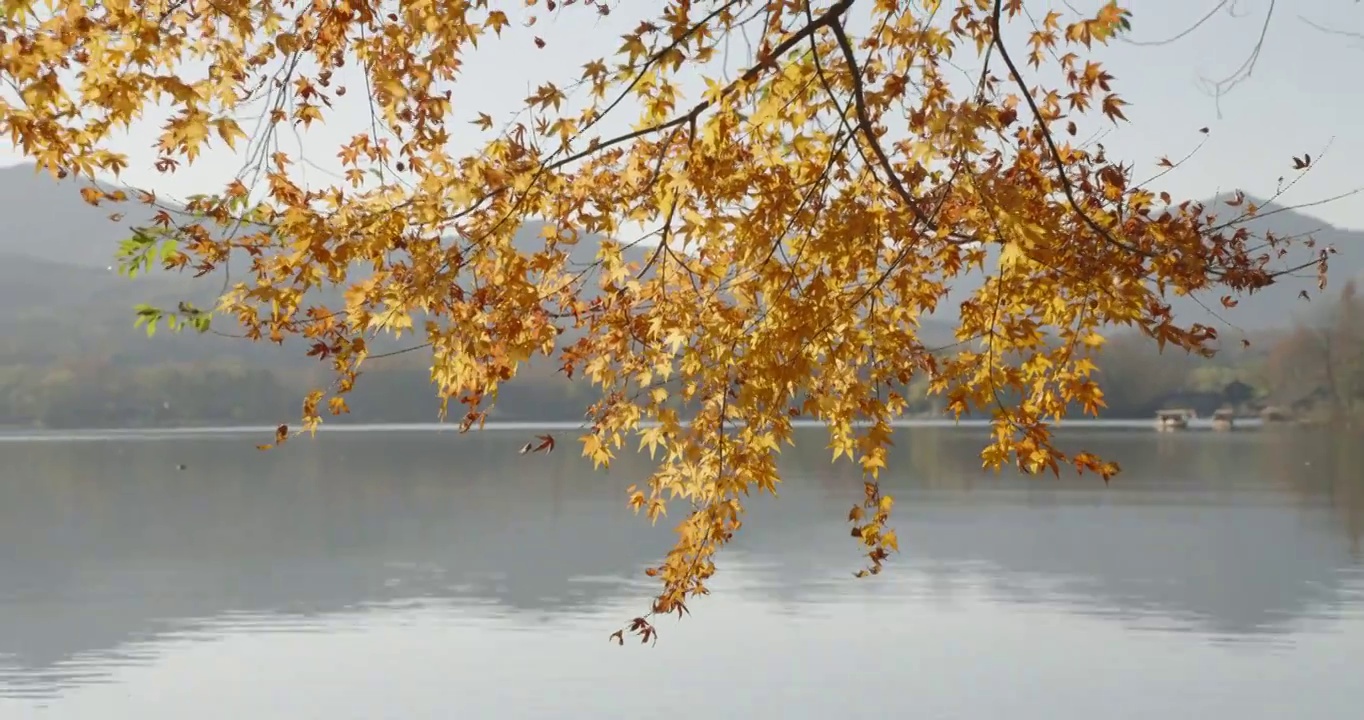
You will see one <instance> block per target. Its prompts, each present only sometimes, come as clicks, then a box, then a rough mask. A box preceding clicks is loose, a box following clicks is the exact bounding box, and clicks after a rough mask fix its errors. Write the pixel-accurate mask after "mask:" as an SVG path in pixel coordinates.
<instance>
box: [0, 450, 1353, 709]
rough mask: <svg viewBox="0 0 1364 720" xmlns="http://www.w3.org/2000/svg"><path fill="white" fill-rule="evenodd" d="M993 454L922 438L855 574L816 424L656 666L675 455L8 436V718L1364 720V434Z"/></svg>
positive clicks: (895, 471)
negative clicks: (603, 469)
mask: <svg viewBox="0 0 1364 720" xmlns="http://www.w3.org/2000/svg"><path fill="white" fill-rule="evenodd" d="M983 433H984V431H983V430H981V429H979V428H967V429H950V428H937V427H916V428H910V429H903V430H900V431H899V432H898V433H897V436H896V437H897V443H898V444H897V448H896V450H895V452H894V453H893V455H892V472H891V474H890V476H889V477H888V478H886V479H885V481H884V485H885V486H886V487H887V488H888V489H889V490H890V491H891V492H894V493H895V495H896V498H897V501H898V503H897V506H896V510H897V515H896V517H895V519H894V525H895V527H896V529H897V531H898V533H899V534H900V538H901V540H900V542H901V548H902V552H901V553H900V554H899V555H897V556H895V557H894V558H893V560H892V562H891V563H890V565H889V567H888V570H887V572H886V573H884V574H882V575H881V576H878V577H875V578H869V579H864V580H855V579H853V578H852V576H851V574H852V571H854V570H856V569H857V568H858V567H859V564H858V561H859V557H858V553H857V548H856V546H855V544H854V542H853V540H852V538H850V537H848V525H847V524H846V523H845V522H844V521H845V519H846V516H847V511H848V508H849V507H850V506H851V505H852V504H853V503H854V502H856V501H857V500H858V499H859V497H860V480H859V477H858V476H857V474H856V473H855V472H853V471H852V470H851V469H850V468H849V467H847V466H846V465H845V464H841V465H836V466H831V465H830V464H829V461H828V458H829V454H828V453H827V451H825V450H824V449H823V444H824V443H823V437H822V436H821V434H820V433H819V431H802V433H801V434H800V435H799V436H798V441H799V442H801V443H802V445H801V446H800V447H799V448H798V449H795V450H791V451H789V452H788V453H787V455H786V456H785V457H784V460H783V464H784V467H785V477H786V483H785V484H784V485H783V486H782V490H781V497H780V499H778V500H775V501H773V500H770V499H764V500H762V501H756V502H755V503H754V508H753V511H752V513H751V517H750V519H749V524H748V525H746V526H745V528H744V530H743V533H742V535H741V537H740V538H739V539H737V540H736V542H735V544H734V546H732V547H731V548H730V549H728V550H727V551H725V552H724V553H723V554H722V555H721V557H720V559H719V562H720V571H719V573H718V574H717V576H716V578H715V582H714V583H713V590H714V594H713V595H712V596H710V597H709V598H705V599H701V600H698V601H696V602H694V603H693V607H692V610H693V615H692V616H691V617H689V618H687V619H685V620H682V621H676V620H675V619H665V620H662V621H660V622H659V623H658V627H659V629H660V632H661V640H660V642H659V643H658V645H657V646H656V647H647V646H640V645H638V644H634V643H628V642H627V644H626V645H625V647H617V646H615V645H612V644H608V642H607V636H608V635H609V634H610V633H611V632H612V631H614V630H615V629H616V628H618V627H620V625H621V624H622V623H623V622H624V621H626V620H628V619H629V618H630V617H632V616H633V615H635V614H638V611H639V610H640V609H642V608H644V607H646V606H647V602H648V598H649V596H650V592H651V590H652V585H650V584H649V583H648V582H646V581H647V578H644V577H643V576H642V574H641V570H642V568H643V567H644V566H645V565H646V564H649V563H651V562H653V561H655V560H657V559H658V558H659V557H660V556H661V554H662V553H663V552H664V551H665V550H666V548H667V547H668V546H669V545H670V542H671V524H669V523H660V524H659V526H658V527H656V528H650V527H649V525H648V523H647V522H645V521H644V520H643V519H642V518H637V517H635V516H633V515H632V514H631V513H629V512H628V511H627V510H626V509H625V506H624V500H625V496H624V493H623V489H624V488H625V487H626V486H627V485H629V484H631V483H632V482H635V481H637V480H638V479H640V478H641V477H642V476H643V474H644V473H645V472H646V470H647V462H646V460H645V459H644V458H635V457H629V458H624V459H622V460H621V461H620V462H619V464H617V465H616V466H614V467H613V468H612V469H611V471H610V472H609V473H605V474H601V473H593V472H592V471H591V470H590V466H589V465H588V464H587V463H586V462H585V461H583V460H582V459H580V458H578V457H577V453H576V448H575V447H574V444H573V443H572V442H571V437H572V435H573V433H571V432H563V433H561V435H560V438H561V441H562V444H561V451H560V452H556V453H554V454H553V455H549V456H543V455H533V456H524V457H523V456H517V455H516V453H515V449H516V448H517V447H519V446H520V445H521V444H523V443H524V442H526V440H527V439H528V438H529V436H530V435H532V434H534V433H533V432H532V431H529V430H525V429H513V430H498V431H488V432H485V433H483V434H482V435H472V434H471V435H464V436H460V435H458V434H455V433H451V432H417V431H406V432H345V433H326V432H324V433H321V434H319V435H318V436H317V438H315V439H313V440H303V441H299V442H294V443H290V444H289V445H287V446H285V447H284V448H282V449H280V450H278V451H273V452H269V453H261V452H258V451H256V450H255V449H254V444H255V443H257V442H260V441H261V438H262V437H268V435H265V436H262V435H260V434H221V435H214V434H213V433H163V434H159V435H157V434H127V433H125V434H119V435H117V436H103V435H101V434H99V433H92V434H86V435H83V436H80V437H67V438H61V437H56V436H47V437H44V438H26V439H21V440H20V439H15V440H13V441H12V442H5V443H0V459H2V460H3V462H0V718H4V719H5V720H8V719H9V718H78V719H84V718H92V719H98V720H170V719H172V718H174V719H175V720H182V719H183V718H193V719H194V720H215V719H218V718H222V719H223V720H227V719H232V720H238V719H241V718H250V719H251V720H274V719H280V720H284V719H286V718H287V719H289V720H297V719H300V718H318V719H325V720H342V719H349V718H356V719H360V718H364V719H387V718H393V719H400V720H424V719H426V718H452V717H470V718H483V717H499V718H593V719H596V718H615V717H619V718H632V719H638V718H664V717H668V718H671V717H678V716H683V715H686V714H688V713H692V712H704V713H705V714H707V715H708V716H711V717H724V718H744V717H750V716H752V717H763V718H791V719H796V720H799V719H803V718H812V719H819V720H829V719H831V718H839V719H842V718H883V717H906V718H910V717H912V718H970V719H975V718H981V719H984V718H998V717H1010V718H1023V719H1031V718H1038V719H1042V718H1046V719H1047V720H1056V719H1062V720H1068V719H1070V718H1075V719H1079V718H1083V719H1085V720H1094V719H1096V718H1103V719H1105V720H1108V719H1119V718H1133V719H1137V718H1140V719H1142V720H1149V719H1151V718H1208V719H1210V720H1211V719H1215V718H1234V719H1235V720H1252V719H1258V718H1275V719H1276V720H1277V719H1285V718H1294V719H1295V720H1296V719H1303V718H1330V719H1336V718H1340V719H1341V720H1345V719H1346V718H1354V717H1358V715H1357V713H1358V711H1359V708H1360V707H1361V706H1364V680H1361V677H1364V676H1362V675H1361V671H1360V667H1359V662H1360V660H1361V658H1364V544H1362V543H1361V537H1364V470H1362V469H1361V468H1364V442H1360V440H1359V439H1358V438H1355V439H1343V438H1337V437H1331V436H1327V435H1321V434H1316V435H1313V434H1309V433H1306V432H1297V433H1277V432H1267V431H1247V432H1238V433H1230V434H1220V433H1212V432H1189V433H1169V434H1158V433H1155V432H1150V431H1134V430H1131V429H1108V430H1105V429H1080V430H1072V431H1069V432H1068V433H1066V434H1065V435H1064V438H1065V439H1066V441H1067V442H1070V443H1072V444H1073V445H1074V446H1076V447H1083V448H1084V449H1088V450H1092V451H1096V452H1099V453H1101V454H1103V455H1105V456H1106V457H1108V458H1110V459H1115V460H1118V461H1119V462H1121V463H1122V464H1123V466H1124V470H1125V472H1124V473H1123V474H1122V475H1121V476H1119V478H1118V479H1116V480H1115V482H1114V483H1113V485H1111V486H1109V487H1105V486H1104V485H1103V483H1102V481H1100V480H1098V479H1097V478H1091V477H1085V478H1076V477H1073V476H1071V475H1065V474H1063V475H1062V477H1061V479H1059V480H1057V479H1051V478H1036V477H1034V478H1021V477H1016V476H1014V475H1011V474H1008V473H1006V474H1003V475H1000V476H995V475H993V474H990V473H985V472H982V471H981V470H980V469H979V460H978V456H977V453H978V451H979V448H980V446H981V443H982V438H983ZM39 439H41V440H43V441H42V442H39V441H36V440H39ZM562 449H567V451H566V452H564V451H562ZM182 463H183V464H184V465H186V467H185V468H184V469H177V465H180V464H182ZM1351 708H1354V709H1353V710H1351Z"/></svg>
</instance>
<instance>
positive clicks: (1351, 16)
mask: <svg viewBox="0 0 1364 720" xmlns="http://www.w3.org/2000/svg"><path fill="white" fill-rule="evenodd" d="M860 4H861V5H870V0H865V1H864V2H862V3H860ZM1071 4H1072V5H1074V6H1077V7H1080V8H1083V9H1086V10H1092V9H1094V8H1097V7H1098V6H1099V5H1100V4H1101V2H1100V0H1075V1H1074V2H1073V3H1071ZM1125 4H1126V5H1127V6H1129V7H1132V8H1133V9H1134V17H1133V32H1132V33H1131V35H1130V37H1131V39H1133V40H1137V41H1156V40H1162V39H1165V38H1169V37H1171V36H1174V35H1177V34H1179V33H1180V32H1182V31H1184V30H1187V29H1188V28H1189V27H1190V26H1191V25H1193V24H1194V23H1195V22H1197V21H1198V20H1199V18H1201V17H1203V16H1204V15H1206V14H1207V13H1208V12H1209V11H1210V10H1212V9H1213V8H1214V7H1216V6H1217V5H1218V0H1140V2H1135V1H1133V0H1128V2H1126V3H1125ZM1270 4H1271V0H1237V1H1236V2H1234V3H1231V5H1230V6H1228V8H1224V9H1222V10H1221V11H1220V12H1218V13H1217V14H1216V15H1215V16H1214V17H1212V18H1211V19H1210V20H1208V21H1207V22H1206V23H1205V24H1203V25H1202V26H1201V27H1199V28H1198V29H1197V30H1195V31H1194V32H1192V33H1190V34H1189V35H1188V36H1186V37H1184V38H1182V39H1180V40H1178V41H1176V42H1173V43H1171V44H1167V45H1160V46H1138V45H1132V44H1126V43H1123V42H1116V43H1114V44H1112V45H1110V46H1109V47H1108V48H1105V49H1101V50H1100V51H1099V52H1100V53H1101V54H1100V55H1099V59H1100V60H1101V61H1102V62H1104V63H1105V65H1106V66H1107V67H1108V69H1109V71H1110V72H1111V73H1113V74H1114V75H1115V76H1116V78H1117V80H1116V86H1115V89H1116V90H1117V91H1118V92H1119V93H1120V94H1122V95H1123V96H1124V97H1125V98H1126V99H1127V101H1128V102H1129V103H1131V105H1130V107H1129V108H1127V115H1128V117H1129V119H1130V120H1131V121H1132V122H1131V123H1129V124H1125V125H1122V126H1119V127H1118V128H1117V129H1114V130H1112V131H1110V132H1109V133H1108V135H1106V136H1105V137H1104V138H1103V142H1104V144H1105V145H1106V146H1107V147H1108V148H1109V151H1110V154H1111V155H1112V156H1113V157H1114V158H1117V159H1122V160H1123V161H1125V162H1131V163H1135V164H1136V166H1137V168H1138V175H1139V176H1141V177H1145V176H1146V175H1149V174H1150V173H1151V172H1154V170H1155V166H1154V161H1155V160H1156V159H1157V158H1158V157H1160V156H1161V155H1168V156H1169V157H1171V158H1172V159H1178V158H1179V157H1181V156H1183V155H1184V154H1186V153H1187V152H1188V151H1189V150H1191V149H1192V148H1193V147H1194V146H1195V145H1197V143H1198V142H1199V141H1200V140H1201V139H1203V136H1202V135H1201V134H1200V133H1199V132H1198V129H1199V128H1201V127H1208V128H1210V129H1211V134H1210V135H1209V136H1208V138H1207V143H1206V145H1205V146H1204V147H1203V149H1202V150H1201V151H1200V152H1199V154H1198V155H1197V156H1196V157H1195V158H1194V159H1193V160H1191V161H1190V162H1189V163H1188V164H1187V165H1185V166H1184V167H1183V168H1181V169H1180V170H1178V171H1177V172H1175V173H1173V174H1171V175H1168V176H1166V177H1165V178H1164V179H1163V181H1162V182H1161V183H1160V184H1159V185H1157V186H1154V187H1155V188H1156V189H1166V190H1169V191H1170V192H1171V193H1172V194H1173V195H1175V196H1176V197H1177V198H1180V197H1182V198H1191V199H1201V198H1205V197H1207V196H1209V195H1211V194H1212V193H1214V192H1216V191H1218V190H1230V189H1234V188H1238V187H1239V188H1241V189H1244V190H1246V191H1247V192H1250V193H1253V194H1256V195H1259V196H1266V195H1268V194H1270V193H1272V192H1273V190H1274V187H1275V182H1276V180H1277V179H1278V178H1279V177H1280V176H1289V177H1291V168H1290V156H1292V155H1301V154H1303V153H1310V154H1311V155H1312V157H1313V159H1314V161H1316V162H1317V163H1319V164H1318V165H1317V167H1316V169H1315V170H1314V171H1313V172H1312V173H1311V174H1309V176H1308V177H1307V178H1306V179H1304V180H1303V181H1302V182H1301V183H1299V184H1298V186H1296V187H1295V188H1294V189H1293V190H1292V191H1291V192H1290V193H1289V194H1288V195H1285V196H1284V198H1283V200H1284V201H1285V202H1287V203H1304V202H1312V201H1316V200H1320V199H1324V198H1327V197H1329V196H1332V195H1337V194H1340V193H1343V192H1347V191H1349V190H1353V189H1355V188H1357V187H1361V186H1364V174H1361V173H1360V172H1359V170H1358V168H1359V167H1360V166H1361V163H1364V134H1361V133H1359V132H1357V131H1356V130H1354V128H1352V127H1351V125H1352V120H1351V118H1356V117H1359V116H1360V115H1361V114H1362V113H1364V92H1361V91H1360V90H1359V89H1357V85H1356V81H1355V80H1354V71H1350V70H1348V68H1350V67H1357V66H1358V65H1359V63H1360V62H1361V61H1364V40H1361V39H1353V38H1350V37H1347V36H1344V35H1339V34H1334V35H1333V34H1328V33H1326V32H1323V31H1322V30H1319V29H1315V28H1313V27H1312V26H1311V25H1309V24H1308V23H1307V22H1304V21H1303V20H1302V19H1301V18H1302V17H1306V18H1308V19H1309V20H1311V21H1312V22H1314V23H1316V24H1317V25H1320V26H1324V27H1328V28H1333V29H1338V30H1341V31H1353V30H1355V29H1358V30H1360V31H1361V32H1364V7H1361V6H1360V5H1359V4H1357V3H1356V2H1355V0H1293V2H1285V1H1284V0H1279V2H1278V3H1277V8H1276V9H1275V13H1276V16H1275V19H1274V21H1273V23H1272V25H1271V26H1270V28H1269V31H1268V35H1267V37H1266V40H1265V43H1264V46H1263V49H1262V51H1261V54H1260V57H1259V60H1258V62H1257V64H1256V66H1255V69H1254V73H1253V75H1252V76H1251V77H1250V78H1249V79H1248V80H1246V81H1245V82H1243V83H1241V84H1240V85H1239V86H1238V87H1236V88H1235V89H1233V90H1232V91H1231V92H1230V94H1229V95H1227V96H1226V97H1224V98H1222V100H1221V103H1220V104H1221V115H1222V116H1221V117H1220V118H1219V117H1218V107H1217V103H1216V102H1215V101H1214V99H1213V98H1212V96H1211V94H1210V93H1209V91H1208V90H1207V88H1206V85H1205V83H1203V82H1201V81H1200V78H1223V77H1226V76H1228V75H1230V74H1232V73H1233V72H1234V71H1235V70H1236V69H1237V67H1238V66H1240V65H1241V64H1242V63H1243V62H1244V61H1245V60H1246V59H1247V58H1248V57H1249V55H1250V53H1251V52H1252V49H1253V48H1254V46H1255V42H1256V38H1257V36H1258V35H1259V32H1260V26H1261V23H1262V20H1263V18H1264V13H1265V12H1266V11H1267V10H1268V8H1269V6H1270ZM522 5H523V4H522V2H521V1H520V0H517V1H515V2H505V3H503V6H505V7H507V8H509V11H508V14H509V15H510V16H511V17H512V19H513V21H515V20H517V19H518V18H520V17H523V16H524V11H523V10H520V8H521V7H522ZM1053 6H1055V7H1057V8H1058V9H1059V10H1060V11H1062V12H1063V13H1064V12H1067V10H1066V7H1065V4H1064V3H1061V2H1050V1H1049V0H1026V7H1027V8H1028V9H1029V11H1030V13H1032V14H1033V15H1034V16H1035V17H1037V18H1041V17H1042V16H1043V15H1045V14H1046V12H1047V11H1048V10H1049V9H1051V8H1052V7H1053ZM541 7H543V3H542V4H541ZM651 7H656V6H655V5H653V4H651V3H643V2H633V1H632V2H624V3H617V4H616V10H615V12H613V13H612V15H611V16H610V17H608V18H604V19H603V18H598V17H597V16H596V15H595V13H593V12H592V11H591V10H590V9H585V8H583V7H581V6H574V7H571V8H567V9H563V10H561V11H560V13H559V15H558V16H557V17H552V18H541V19H540V21H539V22H538V23H537V24H536V25H535V26H534V27H532V28H528V29H527V28H522V27H519V26H517V25H515V24H514V25H513V26H512V27H509V28H507V29H506V30H505V31H504V38H503V40H501V41H498V42H485V43H482V44H481V45H480V49H479V50H478V51H477V52H476V53H475V54H474V55H473V56H472V57H470V58H469V59H468V61H467V63H466V66H465V70H464V76H463V79H462V80H461V81H460V83H459V85H458V86H457V87H456V90H455V92H456V95H455V112H456V114H457V116H458V118H459V120H461V121H463V120H466V119H472V118H473V117H474V116H475V115H476V114H477V113H478V112H480V111H483V112H488V113H489V114H491V115H493V117H494V118H496V119H497V120H499V121H501V120H503V119H505V118H506V117H507V116H508V113H509V112H510V111H512V110H514V109H515V108H517V107H518V106H519V104H520V103H521V101H522V99H523V98H525V97H526V95H527V94H528V90H529V89H530V88H533V87H534V86H535V85H538V84H539V83H542V82H546V81H553V82H556V83H558V84H560V85H565V84H567V83H569V82H571V81H572V80H574V79H576V78H577V77H579V76H580V74H581V70H580V68H581V65H582V64H583V63H584V62H585V61H587V60H588V59H591V58H593V57H600V56H602V55H606V54H609V53H610V52H612V51H614V49H615V48H616V47H618V46H619V44H620V40H619V36H620V34H621V33H623V32H625V31H626V30H627V29H629V28H631V27H633V26H634V25H636V24H637V23H638V22H639V20H641V19H643V18H644V17H645V15H646V14H648V13H649V12H650V10H649V9H650V8H651ZM1229 8H1234V12H1229V11H1228V10H1229ZM542 12H543V11H542ZM1030 29H1031V28H1029V27H1026V20H1025V21H1023V25H1022V26H1019V27H1017V28H1016V29H1015V32H1011V33H1010V34H1011V35H1014V36H1015V37H1016V38H1017V39H1016V40H1014V41H1012V42H1011V46H1012V47H1014V48H1016V55H1017V56H1018V57H1020V58H1021V57H1022V56H1023V55H1024V53H1025V49H1024V47H1023V43H1022V40H1023V37H1024V35H1023V33H1026V31H1028V30H1030ZM535 35H539V36H541V37H543V38H544V39H545V40H546V41H547V46H546V47H545V48H544V49H537V48H536V47H535V46H534V44H533V41H532V37H533V36H535ZM743 54H744V51H743V47H742V41H741V40H738V39H736V41H735V47H734V53H733V55H734V57H733V58H731V60H730V63H729V64H730V66H731V67H737V66H739V64H740V63H741V62H742V57H741V56H742V55H743ZM973 59H974V58H960V57H959V58H958V60H960V61H961V63H962V64H964V65H967V66H968V67H969V65H970V60H973ZM999 71H1000V72H1003V68H999ZM353 82H355V85H353V86H352V87H350V88H348V89H349V90H351V92H349V93H348V97H347V100H348V101H350V104H349V105H347V104H343V105H341V106H340V107H339V109H338V110H337V111H333V113H332V114H331V115H329V116H328V125H327V127H325V128H322V129H316V130H313V131H311V132H309V133H307V135H306V136H304V137H302V142H303V147H304V154H305V155H306V156H307V157H308V158H309V160H310V161H311V163H312V165H311V166H310V167H308V168H306V172H307V173H308V174H309V175H308V177H307V178H306V180H307V181H308V182H309V183H310V184H321V183H327V184H330V183H332V182H334V181H335V178H334V177H332V176H329V174H328V172H327V170H328V169H329V168H332V169H334V168H335V167H336V165H335V161H334V155H335V151H336V147H337V146H338V145H339V144H340V142H341V141H343V140H344V139H346V138H349V137H351V136H352V135H354V134H355V133H356V132H361V131H363V130H365V129H366V126H367V124H368V112H367V110H366V108H365V106H364V105H363V104H361V103H362V102H363V96H364V93H363V92H362V91H363V86H362V85H359V84H358V81H353ZM357 91H361V92H357ZM580 97H581V95H580ZM627 115H631V114H628V113H627ZM632 119H633V117H626V116H622V118H621V120H622V121H623V122H628V121H630V120H632ZM158 125H159V121H157V120H156V119H152V120H151V121H149V122H146V123H144V124H143V125H141V126H139V127H137V128H135V129H134V132H133V133H131V134H130V135H129V136H127V137H126V138H123V139H121V140H120V142H119V143H118V148H119V149H120V150H122V151H124V152H127V153H129V155H130V156H131V157H132V167H131V168H130V169H129V171H128V172H126V173H125V174H124V177H123V180H124V182H126V183H128V184H130V185H134V186H138V187H150V188H153V189H155V190H156V191H157V192H158V193H160V194H162V195H168V196H171V197H183V196H184V195H186V194H189V193H193V192H215V191H218V190H219V189H221V187H222V186H223V184H224V183H225V182H226V181H227V180H228V179H229V178H230V177H231V176H232V175H233V174H235V173H236V171H237V170H238V168H239V167H240V165H241V161H240V159H239V158H237V157H234V155H233V154H232V153H231V152H228V151H226V150H223V151H216V152H213V153H210V154H209V155H207V156H205V157H204V158H203V159H201V160H199V161H198V162H196V164H195V166H194V167H193V168H189V169H183V170H181V171H180V172H178V173H177V174H176V175H174V176H172V177H166V176H159V175H157V174H156V173H155V172H154V171H153V170H151V159H152V155H151V153H150V152H149V150H148V149H147V148H149V147H150V146H151V145H152V143H153V138H154V136H155V133H156V129H157V126H158ZM248 129H249V128H248ZM454 131H455V132H457V133H460V132H468V133H469V135H468V136H467V137H464V136H460V137H457V138H456V143H457V144H459V145H463V146H465V147H467V148H473V147H476V146H477V141H478V140H479V138H478V137H476V136H475V135H474V132H475V131H474V128H473V127H472V126H470V125H468V124H466V123H464V122H457V123H455V124H454ZM285 140H286V141H285V142H283V144H282V146H281V149H282V150H284V151H286V152H290V153H296V151H297V148H298V147H299V145H298V142H297V141H296V140H295V139H294V138H293V137H292V136H290V134H289V133H285ZM1328 146H1329V150H1327V148H1328ZM1323 150H1326V152H1324V153H1323ZM1318 158H1319V160H1318ZM20 160H21V158H20V157H19V156H18V155H17V154H16V153H14V152H13V151H12V150H11V149H10V148H8V147H5V148H4V150H3V151H0V161H3V162H4V163H5V164H9V163H13V162H17V161H20ZM1143 171H1145V172H1143ZM1307 212H1309V213H1310V214H1312V215H1315V216H1318V217H1320V218H1322V219H1325V220H1327V221H1329V222H1332V223H1334V224H1336V225H1341V226H1348V227H1355V228H1364V195H1360V196H1356V197H1352V198H1347V199H1344V200H1339V201H1336V202H1334V203H1331V204H1329V205H1324V206H1319V207H1314V208H1311V209H1309V210H1307Z"/></svg>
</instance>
